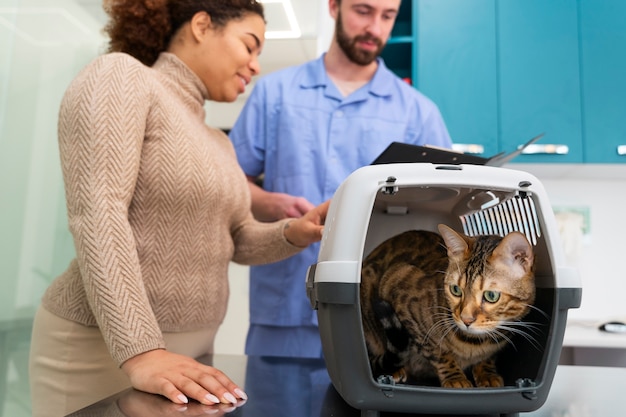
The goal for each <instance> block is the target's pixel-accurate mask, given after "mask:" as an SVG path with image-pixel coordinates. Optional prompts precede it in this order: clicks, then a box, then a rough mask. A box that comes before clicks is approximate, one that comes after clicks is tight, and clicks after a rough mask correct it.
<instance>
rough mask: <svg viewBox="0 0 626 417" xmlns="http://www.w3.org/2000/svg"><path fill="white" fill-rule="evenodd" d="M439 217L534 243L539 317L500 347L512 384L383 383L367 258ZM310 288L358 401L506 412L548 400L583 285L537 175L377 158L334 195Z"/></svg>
mask: <svg viewBox="0 0 626 417" xmlns="http://www.w3.org/2000/svg"><path fill="white" fill-rule="evenodd" d="M439 223H443V224H446V225H448V226H450V227H452V228H453V229H455V230H457V231H458V232H461V233H464V234H466V235H470V236H473V235H480V234H498V235H501V236H504V235H505V234H507V233H509V232H510V231H519V232H522V233H523V234H524V235H526V237H527V239H528V241H529V242H530V243H531V244H532V245H533V248H534V254H535V282H536V299H535V303H534V307H535V308H533V309H532V311H531V313H530V314H529V315H528V316H527V317H526V318H525V320H528V321H531V322H533V323H535V326H534V330H533V335H532V336H533V337H532V338H524V337H521V336H518V335H515V336H514V337H513V340H512V342H513V343H511V344H509V346H507V347H506V348H505V349H504V350H503V351H502V352H501V353H500V354H499V355H498V362H497V368H498V371H499V373H500V374H501V375H502V377H503V378H504V384H505V385H504V387H500V388H441V387H440V386H433V385H409V384H400V383H398V384H396V383H381V382H377V381H376V380H375V379H374V377H373V375H372V371H371V367H370V364H369V361H368V355H367V349H366V346H365V341H364V337H363V328H362V323H361V311H360V303H359V285H360V274H361V263H362V260H363V259H364V257H365V256H367V254H368V253H369V252H370V251H371V250H372V249H374V248H375V247H376V246H377V245H378V244H380V243H381V242H382V241H384V240H386V239H387V238H389V237H391V236H394V235H397V234H399V233H401V232H403V231H406V230H413V229H416V230H431V231H437V225H438V224H439ZM307 291H308V294H309V298H310V300H311V303H312V306H313V307H314V308H316V309H317V314H318V319H319V328H320V333H321V337H322V345H323V350H324V355H325V357H326V363H327V367H328V372H329V374H330V377H331V380H332V382H333V385H334V386H335V388H336V389H337V391H338V392H339V394H340V395H341V396H342V397H343V399H344V400H345V401H346V402H347V403H348V404H350V405H351V406H353V407H355V408H358V409H361V410H374V411H376V410H377V411H390V412H407V413H408V412H410V413H430V414H502V415H507V414H510V415H515V414H517V413H520V412H529V411H534V410H536V409H538V408H539V407H541V406H542V405H543V403H544V402H545V400H546V398H547V395H548V392H549V389H550V385H551V383H552V379H553V377H554V373H555V370H556V367H557V364H558V361H559V356H560V352H561V347H562V342H563V334H564V331H565V323H566V318H567V311H568V309H570V308H577V307H579V305H580V299H581V292H582V291H581V288H580V281H579V277H578V274H577V272H576V271H575V270H574V269H571V268H568V267H566V266H565V264H564V255H563V253H562V247H561V243H560V238H559V236H558V231H557V226H556V222H555V219H554V215H553V212H552V208H551V206H550V202H549V200H548V197H547V195H546V193H545V190H544V188H543V186H542V185H541V183H540V182H539V180H538V179H537V178H535V177H534V176H533V175H531V174H528V173H526V172H521V171H516V170H511V169H505V168H498V167H489V166H478V165H436V164H430V163H407V164H387V165H372V166H367V167H364V168H361V169H359V170H357V171H355V172H354V173H353V174H352V175H350V177H348V178H347V179H346V181H345V182H344V183H343V184H342V185H341V186H340V187H339V189H338V190H337V192H336V194H335V196H334V197H333V199H332V202H331V206H330V210H329V214H328V217H327V220H326V226H325V231H324V237H323V239H322V245H321V249H320V253H319V257H318V262H317V264H315V265H312V266H311V267H310V269H309V273H308V277H307Z"/></svg>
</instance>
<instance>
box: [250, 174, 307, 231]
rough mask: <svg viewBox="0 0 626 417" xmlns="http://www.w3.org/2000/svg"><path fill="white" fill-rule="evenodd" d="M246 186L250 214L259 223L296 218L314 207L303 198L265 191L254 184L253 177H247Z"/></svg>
mask: <svg viewBox="0 0 626 417" xmlns="http://www.w3.org/2000/svg"><path fill="white" fill-rule="evenodd" d="M248 184H249V186H250V196H251V197H252V214H254V218H256V219H257V220H259V221H262V222H273V221H276V220H281V219H286V218H289V217H293V218H298V217H302V216H303V215H304V214H305V213H308V212H309V211H310V210H312V209H313V208H314V207H315V205H313V204H312V203H311V202H309V201H308V200H307V199H306V198H304V197H294V196H292V195H289V194H284V193H273V192H269V191H265V190H264V189H262V188H261V187H259V186H258V185H256V184H255V183H254V178H253V177H248Z"/></svg>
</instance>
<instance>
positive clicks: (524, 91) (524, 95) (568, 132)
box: [472, 0, 597, 162]
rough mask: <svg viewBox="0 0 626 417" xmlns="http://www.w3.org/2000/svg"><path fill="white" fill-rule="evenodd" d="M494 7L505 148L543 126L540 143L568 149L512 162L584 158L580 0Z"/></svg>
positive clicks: (516, 0)
mask: <svg viewBox="0 0 626 417" xmlns="http://www.w3.org/2000/svg"><path fill="white" fill-rule="evenodd" d="M592 2H593V3H594V4H595V3H596V2H597V0H596V1H593V0H590V3H592ZM472 3H473V2H472ZM496 7H497V25H498V28H497V33H498V62H497V65H498V67H499V79H498V84H499V91H500V97H499V100H500V114H499V116H500V127H501V131H500V135H501V146H502V149H506V150H511V149H515V148H516V147H517V146H518V145H520V144H522V143H524V142H526V141H527V140H528V139H530V138H532V137H534V136H535V135H537V134H539V133H542V132H543V133H545V136H544V137H543V138H542V139H541V140H540V141H539V142H538V144H539V145H542V144H556V145H566V146H567V147H568V153H567V154H562V155H559V154H544V153H537V154H534V155H521V156H519V157H517V158H516V159H515V160H514V162H582V161H583V156H582V152H583V146H582V116H581V97H580V79H579V75H580V72H579V53H578V10H577V8H578V6H577V2H576V1H573V0H550V1H545V0H506V1H498V2H497V4H496ZM556 149H557V150H558V148H556Z"/></svg>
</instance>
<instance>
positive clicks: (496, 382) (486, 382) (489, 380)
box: [476, 374, 504, 388]
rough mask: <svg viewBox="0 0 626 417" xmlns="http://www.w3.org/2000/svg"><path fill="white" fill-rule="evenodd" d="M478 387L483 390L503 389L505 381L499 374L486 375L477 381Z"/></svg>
mask: <svg viewBox="0 0 626 417" xmlns="http://www.w3.org/2000/svg"><path fill="white" fill-rule="evenodd" d="M476 386H477V387H483V388H488V387H493V388H497V387H503V386H504V380H503V379H502V377H501V376H500V375H498V374H485V375H482V376H481V377H480V378H477V379H476Z"/></svg>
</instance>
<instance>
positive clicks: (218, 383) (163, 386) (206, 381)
mask: <svg viewBox="0 0 626 417" xmlns="http://www.w3.org/2000/svg"><path fill="white" fill-rule="evenodd" d="M122 370H123V371H124V372H125V373H126V374H127V375H128V376H129V378H130V382H131V384H132V386H133V387H134V388H136V389H138V390H141V391H145V392H150V393H153V394H160V395H163V396H165V397H167V398H169V399H170V400H171V401H172V402H174V403H177V404H187V403H188V402H189V398H193V399H194V400H196V401H198V402H200V403H201V404H206V405H211V404H218V403H225V404H236V403H237V400H238V399H243V400H245V399H247V398H248V397H247V396H246V394H245V393H244V392H243V390H242V389H241V388H239V387H238V386H237V384H235V383H234V382H233V381H231V380H230V379H229V378H228V377H227V376H226V375H225V374H224V373H223V372H222V371H220V370H218V369H215V368H213V367H211V366H207V365H203V364H201V363H200V362H198V361H196V360H194V359H192V358H190V357H188V356H184V355H179V354H176V353H172V352H168V351H166V350H163V349H157V350H151V351H149V352H145V353H142V354H139V355H137V356H134V357H132V358H130V359H129V360H127V361H126V362H124V363H123V364H122Z"/></svg>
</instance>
